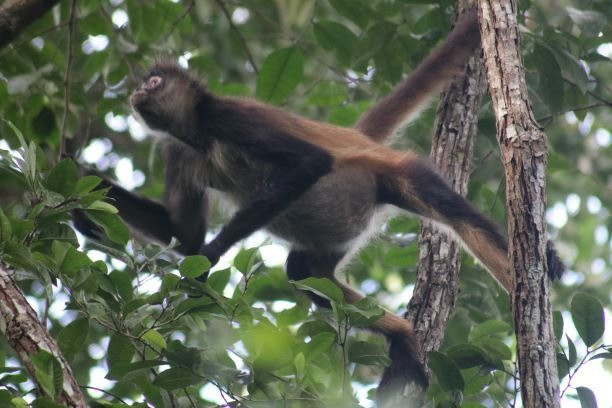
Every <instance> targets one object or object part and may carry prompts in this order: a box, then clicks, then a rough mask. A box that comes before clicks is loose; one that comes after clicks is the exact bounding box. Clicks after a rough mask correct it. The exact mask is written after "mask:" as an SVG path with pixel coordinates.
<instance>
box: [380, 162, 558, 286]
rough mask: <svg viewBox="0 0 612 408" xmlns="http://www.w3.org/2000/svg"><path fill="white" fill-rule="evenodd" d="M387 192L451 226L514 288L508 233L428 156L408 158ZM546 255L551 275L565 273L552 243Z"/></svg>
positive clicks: (391, 199) (402, 204) (409, 207)
mask: <svg viewBox="0 0 612 408" xmlns="http://www.w3.org/2000/svg"><path fill="white" fill-rule="evenodd" d="M386 194H387V197H386V201H388V202H390V203H391V204H394V205H397V206H399V207H401V208H404V209H407V210H409V211H412V212H414V213H416V214H418V215H421V216H423V217H425V218H428V219H431V220H433V221H436V222H438V223H441V224H444V225H446V226H448V227H450V229H451V230H452V231H453V232H454V233H455V234H456V235H457V236H458V238H459V239H460V241H461V242H462V243H463V244H464V246H465V247H466V248H467V250H468V251H469V252H471V253H472V255H474V256H475V257H476V258H477V259H478V260H479V261H480V262H482V264H484V266H485V267H486V268H487V269H488V270H489V272H490V273H491V274H492V275H493V276H494V277H495V278H496V279H497V280H498V281H499V283H500V284H501V285H502V286H503V287H504V288H505V289H506V291H508V292H510V291H511V290H512V289H513V279H512V276H511V274H510V264H509V262H508V255H507V253H508V242H507V239H506V236H505V235H504V234H502V232H501V231H500V229H499V227H498V226H497V225H496V224H495V223H494V222H492V221H491V220H489V219H488V218H487V217H486V216H484V215H483V214H482V213H481V212H480V211H478V210H477V209H476V208H475V207H474V206H472V205H471V204H470V203H469V202H468V201H467V200H466V199H465V198H464V197H462V196H461V195H459V194H457V193H456V192H455V191H453V189H452V188H451V187H450V186H449V185H448V184H447V182H446V180H444V179H443V178H442V176H440V175H439V174H438V173H437V172H436V171H435V170H434V169H433V168H432V167H431V166H430V165H429V164H427V162H426V161H425V160H422V159H412V160H409V161H407V162H406V163H405V164H404V165H403V166H402V169H401V170H400V174H399V175H398V177H397V178H395V179H394V180H393V181H392V182H391V184H390V188H386ZM546 255H547V258H548V259H547V261H548V273H549V276H550V277H551V279H554V278H557V277H559V276H561V273H562V272H563V264H562V263H561V262H560V261H559V259H558V257H557V255H556V252H555V251H554V249H553V247H552V245H550V244H549V245H548V246H547V251H546Z"/></svg>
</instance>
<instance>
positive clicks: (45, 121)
mask: <svg viewBox="0 0 612 408" xmlns="http://www.w3.org/2000/svg"><path fill="white" fill-rule="evenodd" d="M76 4H77V6H76V16H77V18H76V20H75V29H74V33H73V39H72V41H69V34H68V31H67V27H68V26H69V24H68V22H69V15H70V7H71V2H61V5H60V6H58V7H56V8H54V9H53V11H52V12H51V13H49V14H47V15H45V16H44V17H43V18H42V19H40V20H38V21H37V22H35V23H34V25H32V26H31V27H29V28H28V29H27V31H26V32H25V33H23V34H22V35H21V36H20V37H19V38H18V39H17V40H16V41H15V42H13V44H12V45H10V46H8V47H6V48H4V49H2V50H0V117H2V118H4V121H2V122H0V148H1V149H2V150H0V154H1V159H0V191H1V192H2V194H1V195H0V204H2V207H0V226H1V229H0V256H1V262H2V264H3V265H5V266H7V267H10V268H11V269H12V270H15V271H17V272H18V273H17V274H16V275H15V278H16V279H18V280H19V282H20V284H21V285H22V287H23V290H24V292H25V293H26V294H27V296H28V300H29V301H30V302H31V303H32V304H33V305H35V307H36V308H37V310H38V311H39V315H40V318H41V319H43V320H44V321H45V322H46V324H47V327H48V328H49V330H50V332H51V334H52V335H53V336H54V337H55V338H56V339H58V341H59V343H60V346H61V347H62V351H63V352H64V354H65V356H66V357H67V358H68V359H69V361H70V362H71V364H72V367H73V369H74V372H75V374H76V377H77V380H78V381H79V383H80V384H82V385H83V386H88V387H89V388H88V389H87V392H88V393H89V396H90V397H91V403H92V406H111V405H112V406H117V407H120V406H129V405H133V406H156V407H165V406H181V407H182V406H215V405H217V404H219V405H223V404H227V403H229V402H230V401H232V400H239V401H242V402H244V404H245V406H262V407H268V406H270V401H276V402H277V403H278V405H279V406H281V405H282V406H285V405H287V406H334V407H335V406H359V405H362V406H370V405H371V404H372V402H371V401H369V400H368V398H371V397H372V396H373V392H374V391H373V390H374V387H375V383H376V381H377V378H378V377H379V376H380V373H381V371H382V368H383V367H384V365H385V364H387V360H388V358H387V357H386V352H385V345H384V341H383V339H381V338H378V337H375V336H371V335H369V334H367V333H364V332H360V331H357V330H354V328H358V327H364V326H367V325H368V324H369V323H370V322H372V321H373V320H375V319H376V318H377V317H379V316H380V314H381V310H380V308H379V307H378V306H377V302H376V301H374V298H375V299H377V300H378V301H379V302H380V303H382V304H384V305H386V306H387V307H389V308H391V309H392V310H394V311H396V312H398V313H400V312H401V311H402V307H403V306H404V305H405V303H406V302H407V301H408V299H409V294H410V285H411V284H412V283H413V282H414V271H415V269H416V268H415V266H416V262H417V258H418V256H417V255H418V246H417V245H416V243H411V241H413V240H411V239H410V238H411V235H410V234H411V233H414V232H416V231H417V230H418V222H417V221H416V220H414V219H412V218H408V217H405V216H399V217H397V218H394V219H393V220H391V221H390V222H388V223H386V224H385V225H384V228H383V230H382V234H381V238H380V239H377V240H375V241H374V242H372V243H370V244H369V245H368V246H367V247H366V248H365V249H364V250H362V251H361V252H360V253H359V254H358V255H357V256H356V259H355V262H353V264H352V265H349V267H348V268H347V271H348V272H347V275H348V276H349V280H350V281H351V283H352V284H353V285H354V286H357V287H359V288H360V289H361V290H362V291H363V292H365V293H367V294H369V295H372V298H366V300H364V301H363V302H361V303H359V304H354V305H347V304H345V303H344V302H343V301H342V299H341V296H340V294H339V289H337V288H336V287H335V286H334V285H332V284H331V283H330V282H329V281H325V280H317V279H309V280H307V281H301V282H299V283H289V282H287V279H286V277H285V275H284V271H283V268H282V261H281V262H279V261H278V260H276V259H277V258H279V257H278V256H277V254H278V253H279V252H280V253H281V254H282V252H283V249H282V246H280V245H279V244H278V243H276V242H275V241H270V240H269V239H267V238H266V237H264V236H263V235H261V234H257V236H256V237H254V239H251V240H249V241H248V242H247V245H246V248H248V249H245V248H241V249H237V250H236V251H233V252H232V253H231V254H230V255H229V256H228V257H226V258H225V259H224V260H223V261H222V263H221V264H220V266H219V267H217V268H215V269H213V271H212V273H211V274H210V277H209V279H208V281H207V282H206V283H201V282H199V281H197V280H196V279H195V278H196V277H197V276H199V275H201V274H202V273H204V272H205V271H207V270H208V268H209V264H208V261H207V260H206V259H205V258H203V257H200V256H195V257H188V258H185V259H179V258H178V257H177V255H176V254H175V253H173V252H172V251H171V247H172V246H173V244H171V245H170V246H169V247H161V246H159V245H157V244H153V243H146V242H145V243H143V242H142V241H138V240H135V239H133V236H132V235H131V234H130V233H129V231H128V229H127V228H126V226H125V225H124V224H123V223H122V222H121V220H120V218H119V217H118V215H117V214H116V210H115V208H114V207H113V206H112V202H109V201H105V200H104V192H105V191H104V189H97V187H98V184H99V182H100V178H99V177H97V176H93V175H89V176H83V174H84V173H83V171H82V166H87V167H89V168H91V169H95V170H96V171H98V172H99V173H100V174H105V175H107V176H109V177H112V178H115V179H118V180H119V182H120V183H122V184H123V185H125V186H126V187H128V188H136V189H137V190H138V191H139V193H142V194H143V195H147V196H149V197H154V198H159V197H160V196H161V192H162V190H163V177H162V168H163V163H161V161H160V160H157V157H158V156H157V153H156V149H155V143H154V141H153V140H152V139H151V138H148V137H145V136H144V135H143V134H142V129H140V128H138V126H137V125H136V124H135V123H134V121H133V119H132V118H131V117H130V116H129V115H130V111H129V106H128V102H127V99H128V98H127V96H128V95H129V93H130V91H131V90H132V89H133V88H134V87H135V86H136V84H138V82H139V80H140V75H141V74H142V73H143V72H144V69H145V68H146V66H147V65H149V64H150V63H151V62H152V61H153V60H154V59H155V58H156V57H157V56H160V55H162V56H164V57H166V58H176V59H178V60H179V61H180V62H181V63H182V64H185V65H188V66H189V68H190V69H192V70H193V71H194V72H197V73H198V74H199V75H200V76H201V77H202V78H203V80H204V81H205V82H206V84H207V86H208V87H209V88H210V89H211V90H213V91H215V92H218V93H222V94H228V95H229V94H231V95H244V96H254V97H257V98H258V99H260V100H263V101H267V102H270V103H274V104H278V105H281V106H283V107H284V108H286V109H288V110H291V111H294V112H297V113H300V114H303V115H305V116H308V117H312V118H317V119H321V120H325V121H329V122H332V123H336V124H340V125H349V126H350V125H351V124H353V123H354V122H355V120H356V119H357V118H358V117H359V115H360V113H361V112H363V111H364V109H366V108H367V107H368V106H370V105H371V104H372V103H373V102H374V101H375V100H376V99H377V98H378V97H380V96H381V95H384V94H385V93H386V92H388V90H389V89H390V88H391V87H392V86H393V85H394V84H396V83H397V82H398V81H399V80H400V78H401V77H402V75H403V74H404V73H407V72H409V71H410V70H411V69H412V68H413V67H414V66H415V65H416V64H417V63H418V62H419V61H420V60H421V59H422V58H423V57H424V56H425V55H427V54H428V52H430V51H431V49H432V48H433V47H434V46H435V45H436V43H437V42H438V41H439V40H440V39H442V38H444V36H445V35H446V33H447V32H448V28H449V23H448V22H449V20H450V17H451V15H452V4H453V2H452V1H450V0H441V1H433V0H431V1H402V0H368V1H366V0H354V1H351V2H347V1H342V0H329V1H327V0H325V1H292V0H277V1H274V2H273V1H264V0H255V1H248V2H247V1H241V0H232V1H225V2H224V1H208V2H188V1H176V2H171V1H157V2H147V1H138V0H125V1H122V0H111V1H86V0H82V1H78V2H77V3H76ZM611 18H612V8H610V4H609V2H606V1H605V0H594V1H590V2H588V7H587V6H585V5H584V4H583V2H579V1H573V2H571V1H561V2H559V1H539V2H533V1H530V0H522V1H519V21H520V23H521V26H522V28H523V30H522V34H523V38H522V49H523V53H524V54H523V58H524V62H525V66H526V69H527V80H528V83H529V86H530V91H531V96H532V103H533V107H534V111H535V114H536V116H537V118H538V119H539V120H540V123H541V124H542V125H543V126H545V130H546V133H547V135H548V140H549V145H550V157H549V174H550V177H549V186H548V191H549V207H550V210H549V211H548V213H547V219H548V220H549V222H550V225H549V231H550V235H551V238H552V239H554V241H555V243H556V245H557V248H558V249H559V252H560V255H561V257H562V258H563V260H564V262H565V263H566V264H567V265H568V267H569V271H568V272H567V274H566V276H565V277H564V279H563V280H562V281H561V282H560V283H557V284H555V287H554V299H553V302H554V303H553V304H554V306H555V309H556V310H558V312H555V334H556V337H557V339H558V340H559V341H560V345H559V349H558V351H559V358H558V362H559V377H560V378H561V379H563V381H562V390H564V388H565V386H566V385H567V384H568V381H569V379H572V380H573V381H572V382H571V383H569V386H570V388H565V389H566V390H567V391H566V392H565V391H564V398H565V399H566V402H567V403H568V404H569V403H571V401H576V400H577V399H579V400H580V402H581V404H582V406H584V407H591V406H595V405H593V404H594V403H595V402H594V400H595V397H596V395H595V394H594V393H593V392H592V391H591V390H590V389H589V388H587V387H578V388H574V386H575V381H576V378H579V376H580V371H578V373H576V372H577V369H578V368H581V370H584V369H585V368H582V367H583V366H585V365H586V366H593V365H598V367H599V370H600V371H598V372H601V373H605V374H604V375H607V376H608V378H610V370H611V369H612V366H611V365H610V364H609V359H610V358H611V357H612V348H611V347H610V343H612V339H611V338H610V335H609V330H608V333H607V337H605V336H604V311H603V308H602V305H604V306H605V307H606V308H609V306H610V303H611V301H612V298H611V296H610V293H612V271H611V270H610V261H611V259H612V258H611V256H612V255H611V247H612V240H611V238H610V231H611V230H612V218H611V217H610V214H609V208H607V207H606V204H609V203H610V202H612V188H611V186H610V180H612V165H611V162H610V158H611V157H612V154H611V153H612V147H611V142H612V140H611V136H610V132H609V130H607V129H606V125H607V126H608V127H609V124H610V123H612V114H611V112H610V110H609V107H610V101H612V90H611V89H610V87H609V83H610V79H611V78H612V64H610V57H611V56H612V29H611V26H610V23H609V22H610V20H611ZM69 48H71V49H72V52H69V51H68V50H69ZM605 106H607V108H606V107H605ZM432 121H433V112H432V110H427V111H425V112H424V113H423V114H422V115H421V117H420V118H419V120H417V121H416V122H415V123H414V124H412V125H411V126H410V127H409V128H408V129H407V130H406V131H405V132H404V134H402V135H401V136H400V137H399V138H398V140H397V141H396V144H397V145H398V146H403V147H409V148H412V149H414V150H416V151H417V152H419V153H421V154H424V155H426V154H427V152H428V149H429V147H428V146H429V140H430V130H431V127H432ZM62 146H65V151H66V152H67V153H73V154H74V157H75V159H74V160H71V159H63V160H59V157H60V156H61V154H60V150H61V149H62ZM476 149H477V153H476V156H477V160H476V162H475V167H474V172H473V175H472V181H471V184H470V193H469V196H470V199H471V200H472V201H473V202H475V203H476V204H477V205H478V206H479V207H480V208H482V209H484V210H485V211H486V212H487V213H489V214H490V215H491V216H492V217H494V218H496V219H498V220H499V221H500V223H502V225H503V223H504V218H503V217H504V204H503V203H504V197H503V196H504V186H503V173H502V170H501V165H500V163H499V160H498V158H499V155H498V150H497V142H496V140H495V129H494V121H493V118H492V116H491V113H490V109H489V106H488V103H487V102H485V103H484V104H483V108H482V113H481V120H480V135H479V138H478V141H477V146H476ZM77 163H79V164H77ZM216 204H217V205H216V206H215V207H214V214H213V217H212V226H213V228H212V231H211V232H212V233H213V234H214V232H215V228H216V227H218V226H219V225H221V223H222V221H223V220H224V219H226V216H227V212H226V211H225V209H224V208H223V207H224V206H223V204H222V203H216ZM75 209H81V210H83V211H84V212H85V213H86V214H87V215H88V216H89V218H90V219H91V220H93V221H94V222H95V223H96V224H97V225H99V226H100V227H101V228H102V230H103V232H104V237H101V239H100V240H96V241H93V240H84V239H83V238H82V237H81V236H79V235H78V234H77V233H76V232H75V231H74V229H73V227H72V224H71V223H70V219H71V217H70V214H71V211H72V210H75ZM260 249H261V250H260ZM262 258H263V260H262ZM281 258H282V256H281ZM264 261H265V262H264ZM461 275H462V282H461V295H460V298H459V300H458V304H457V305H456V309H455V313H454V314H453V316H452V318H451V320H450V322H449V324H448V328H447V334H446V339H445V343H444V345H443V347H442V348H441V350H440V351H439V352H435V353H431V354H430V356H429V364H430V368H431V369H432V371H433V373H434V376H433V378H432V386H431V387H430V390H429V397H430V398H431V399H432V401H433V403H435V404H436V406H453V405H452V404H456V405H459V404H461V406H464V407H472V408H473V407H484V406H507V405H512V404H514V401H515V399H516V393H517V391H516V389H517V387H516V383H515V381H514V378H515V371H516V370H515V366H514V362H513V361H514V359H513V358H514V355H513V354H514V353H513V334H512V331H513V329H512V325H511V322H512V318H511V314H510V310H509V302H508V298H507V295H505V294H503V292H502V290H501V289H500V288H499V287H497V284H496V283H495V282H494V281H493V280H492V279H491V278H489V277H488V276H486V273H485V272H484V271H483V270H482V269H481V268H480V267H478V266H477V265H475V264H474V261H473V260H472V259H471V258H470V257H467V256H466V257H464V260H463V265H462V271H461ZM296 287H297V288H300V289H304V290H307V291H313V292H315V293H317V294H319V295H322V296H324V297H326V298H328V299H330V300H331V301H332V305H333V310H332V311H325V310H317V309H315V308H313V307H312V306H311V305H310V302H309V301H308V298H307V297H306V296H305V295H304V294H303V293H300V292H298V291H297V290H296ZM607 318H608V320H609V319H610V314H609V312H608V314H607ZM564 326H565V330H564ZM602 336H604V337H605V340H606V341H607V344H608V346H605V345H603V344H602V341H603V340H602ZM0 347H1V350H2V352H1V353H0V367H1V368H0V402H1V404H2V406H24V404H25V401H28V402H29V401H32V400H34V399H35V398H36V397H37V396H38V395H39V394H36V393H35V392H34V390H33V389H32V386H33V384H32V382H30V381H28V378H27V376H26V375H25V374H24V371H23V370H22V368H21V367H20V363H19V362H18V361H17V360H16V359H15V358H14V357H13V355H12V354H11V350H10V347H8V345H7V344H6V343H4V342H3V343H1V345H0ZM592 359H594V360H595V361H590V360H592ZM35 361H36V362H38V365H37V366H36V367H37V371H36V372H37V380H38V381H39V383H41V384H46V386H45V387H44V390H42V392H43V393H45V394H46V395H48V396H50V397H51V398H53V397H54V396H55V393H56V392H57V384H61V378H58V377H57V376H58V373H57V371H55V370H53V364H50V363H49V358H48V356H40V355H39V356H37V358H36V359H35ZM602 361H605V363H604V364H603V368H601V367H600V366H599V364H600V363H601V362H602ZM603 370H605V371H603ZM39 376H40V377H39ZM599 398H600V403H602V404H604V405H605V404H606V401H605V398H612V396H610V394H607V395H601V396H599ZM602 398H604V399H602ZM38 401H39V402H38V403H39V406H53V404H52V403H51V402H50V399H42V398H39V400H38ZM609 402H610V401H609V400H608V401H607V403H609Z"/></svg>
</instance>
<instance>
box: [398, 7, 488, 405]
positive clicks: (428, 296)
mask: <svg viewBox="0 0 612 408" xmlns="http://www.w3.org/2000/svg"><path fill="white" fill-rule="evenodd" d="M470 3H472V4H473V1H472V2H470V1H469V0H460V1H459V2H458V11H459V12H462V11H463V10H465V9H466V8H467V7H468V6H469V4H470ZM483 80H484V70H483V68H482V60H481V57H480V52H477V53H475V55H474V57H472V58H471V59H470V61H469V62H468V64H467V65H466V68H465V71H464V73H463V74H462V75H461V76H459V77H458V78H457V79H456V80H455V81H453V83H451V84H450V85H449V86H448V87H447V89H445V90H444V92H443V93H442V97H441V100H440V103H439V104H438V108H437V110H436V124H435V127H434V135H433V140H432V146H431V153H430V159H431V161H432V162H433V163H434V164H435V166H436V167H437V168H438V170H439V171H440V173H441V174H442V175H444V177H445V178H446V179H447V180H448V181H449V182H450V184H451V185H452V187H453V188H454V189H455V191H457V192H458V193H459V194H462V195H464V196H465V195H466V193H467V187H468V180H469V177H470V172H471V170H472V161H473V156H474V151H473V145H474V136H475V135H476V132H477V125H478V110H479V108H480V100H481V95H482V90H483V86H484V82H483ZM419 244H420V253H419V264H418V268H417V278H416V279H417V280H416V285H415V288H414V292H413V295H412V298H411V299H410V302H409V304H408V310H407V311H406V313H405V315H404V317H405V318H406V319H408V320H409V321H410V322H412V325H413V327H414V330H415V332H416V336H417V340H418V344H419V347H420V354H421V355H420V357H421V360H422V361H425V360H426V353H427V352H428V351H432V350H438V349H439V347H440V344H441V343H442V340H443V338H444V331H445V328H446V322H447V321H448V318H449V316H450V313H451V312H452V310H453V306H454V304H455V300H456V298H457V294H458V287H459V266H460V259H459V250H460V247H459V246H458V245H457V243H456V242H455V241H454V240H452V239H451V238H450V236H449V235H448V234H446V233H444V232H441V231H440V230H439V229H438V228H436V227H435V226H434V225H433V224H432V223H430V222H427V221H424V222H423V225H422V227H421V234H420V238H419ZM423 396H424V390H420V389H415V385H414V384H411V385H410V386H409V387H407V389H405V390H404V395H403V397H404V401H402V402H403V403H404V404H405V405H407V406H415V407H416V406H422V405H423ZM398 404H399V401H397V402H396V405H395V406H400V405H398Z"/></svg>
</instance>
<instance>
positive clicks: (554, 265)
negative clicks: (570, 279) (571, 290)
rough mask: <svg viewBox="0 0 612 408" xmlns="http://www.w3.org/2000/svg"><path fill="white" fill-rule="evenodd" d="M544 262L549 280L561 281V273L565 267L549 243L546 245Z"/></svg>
mask: <svg viewBox="0 0 612 408" xmlns="http://www.w3.org/2000/svg"><path fill="white" fill-rule="evenodd" d="M546 261H547V264H548V276H549V277H550V280H553V281H554V280H555V279H561V276H562V275H563V272H564V271H565V265H563V262H562V261H561V259H560V258H559V255H558V254H557V251H556V250H555V247H554V245H553V243H552V242H551V241H548V242H547V244H546Z"/></svg>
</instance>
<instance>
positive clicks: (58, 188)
mask: <svg viewBox="0 0 612 408" xmlns="http://www.w3.org/2000/svg"><path fill="white" fill-rule="evenodd" d="M78 179H79V169H78V168H77V165H76V164H75V163H74V161H72V160H70V159H64V160H62V161H61V162H59V163H58V164H57V165H56V166H55V167H54V168H53V169H51V171H50V172H49V175H48V176H47V188H48V189H49V190H52V191H55V192H56V193H60V194H61V195H62V196H64V198H67V197H69V196H70V195H71V194H72V192H73V191H74V189H75V186H76V183H77V180H78Z"/></svg>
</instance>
